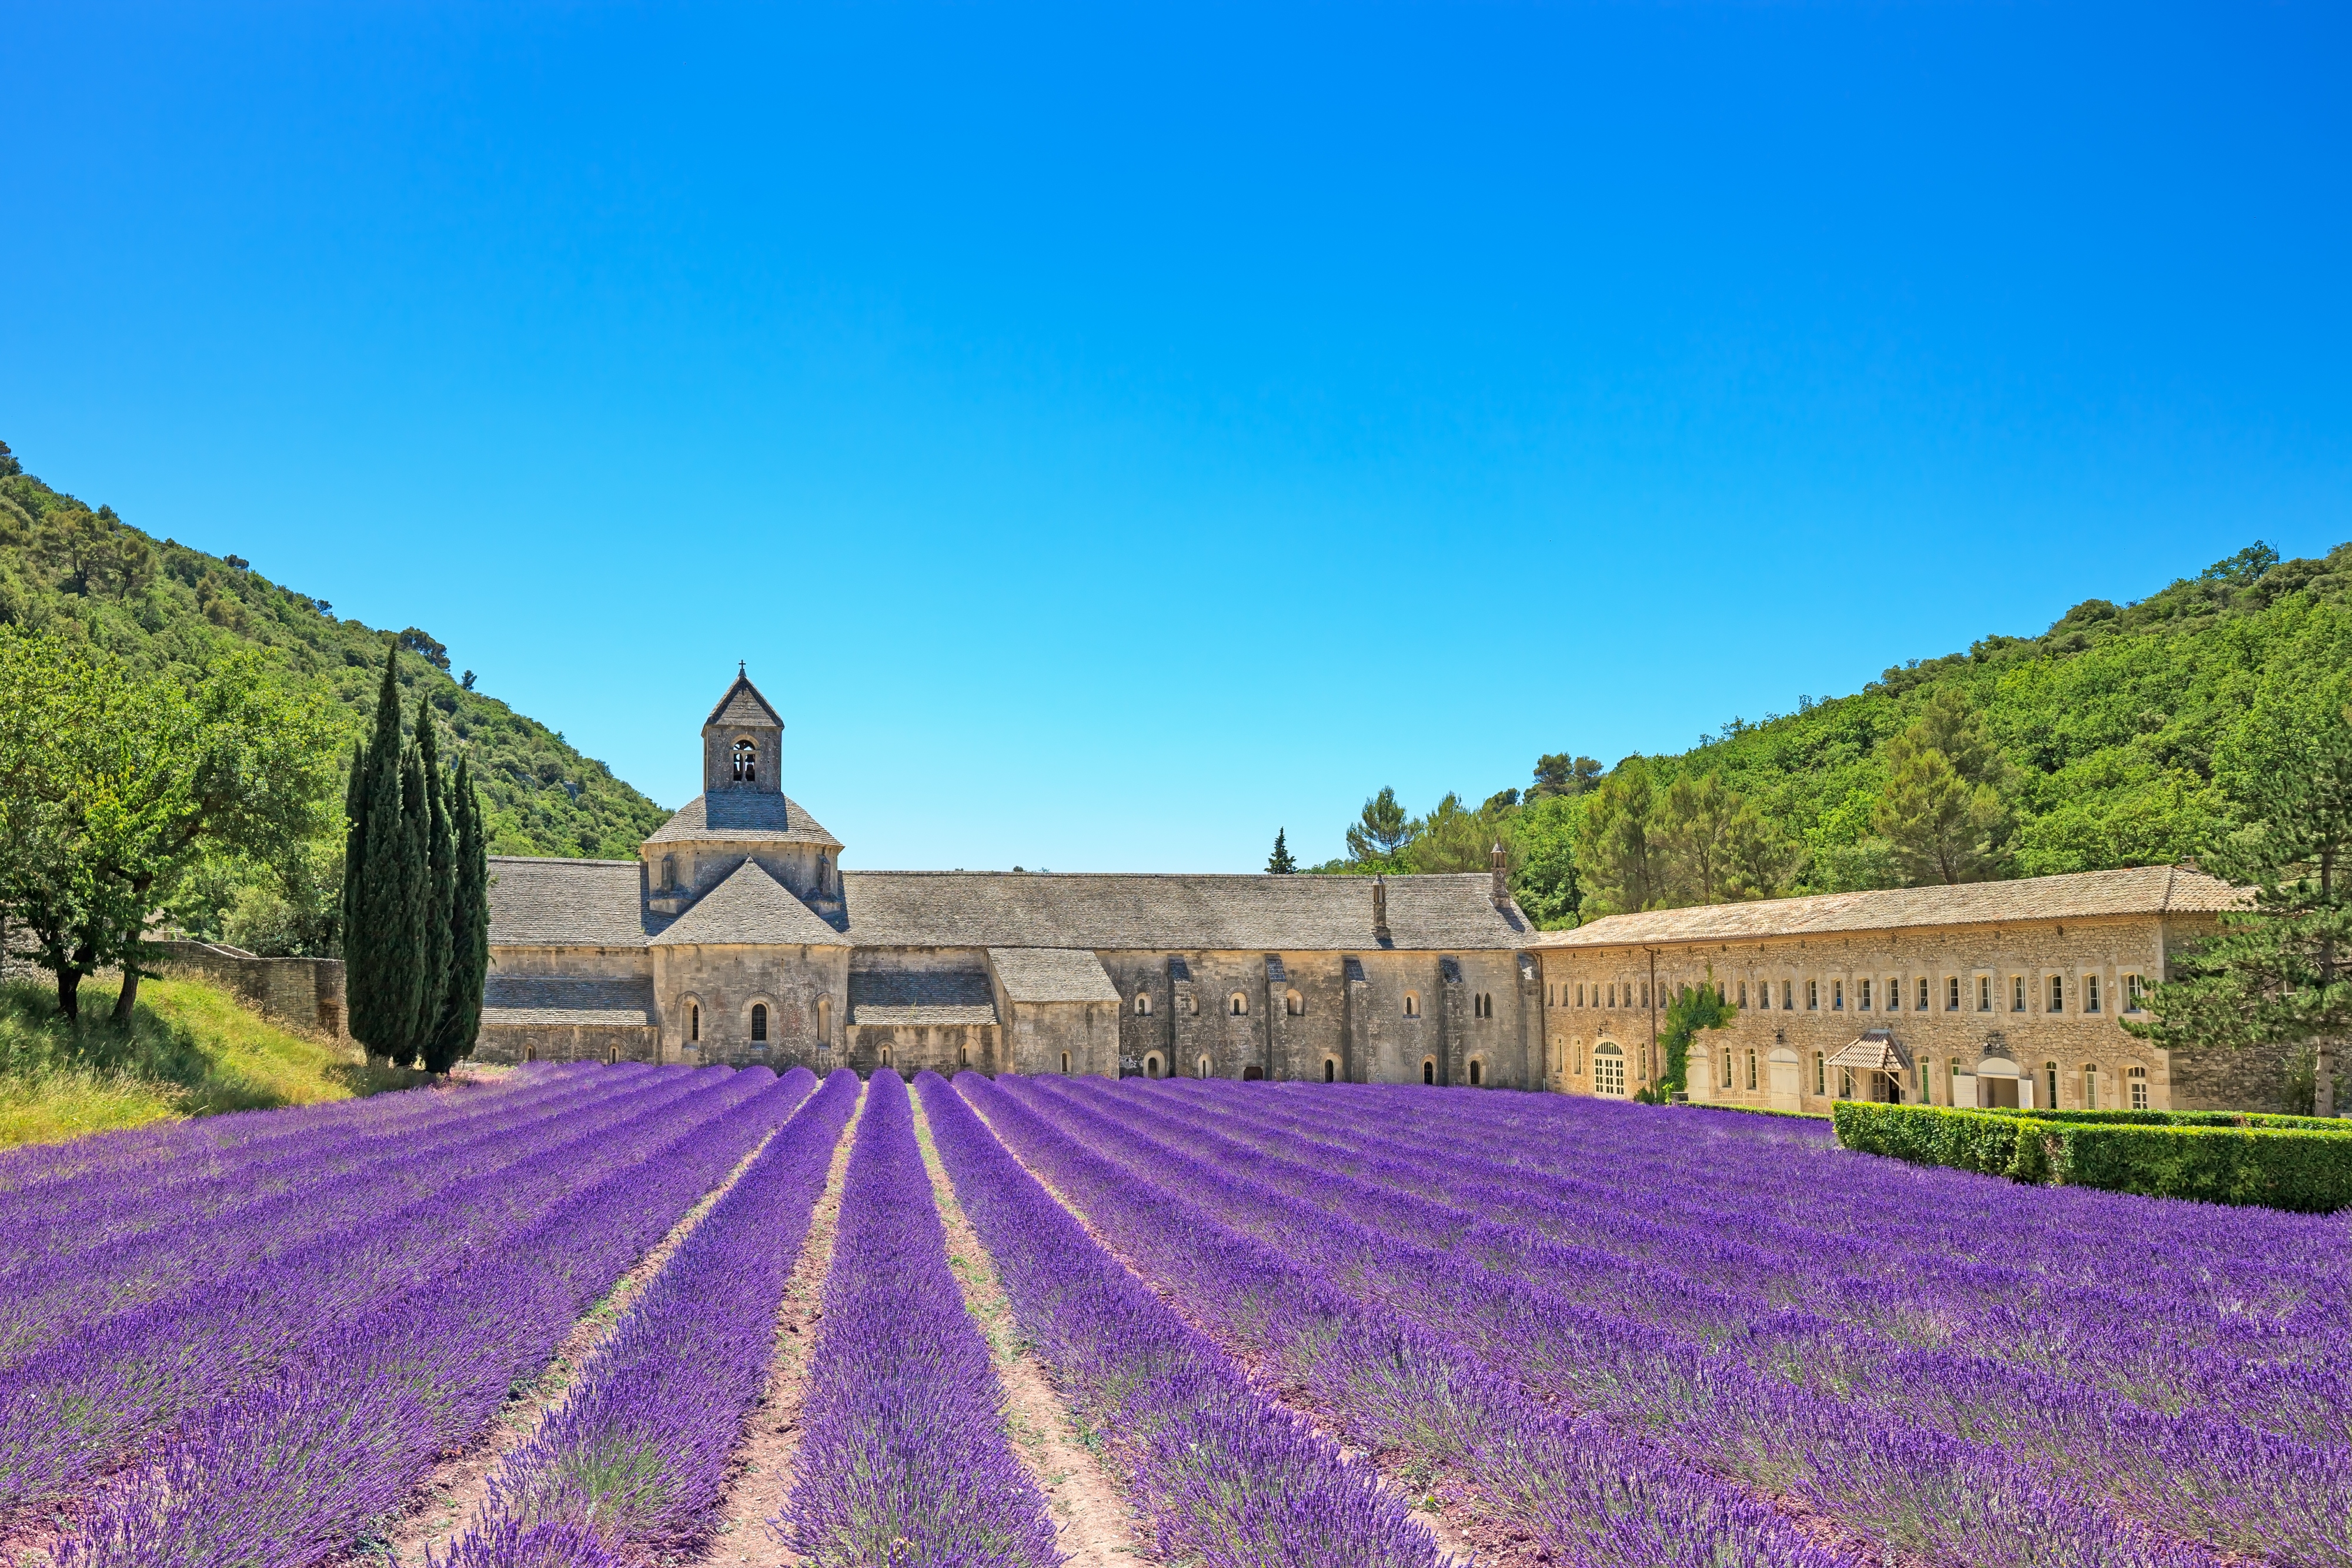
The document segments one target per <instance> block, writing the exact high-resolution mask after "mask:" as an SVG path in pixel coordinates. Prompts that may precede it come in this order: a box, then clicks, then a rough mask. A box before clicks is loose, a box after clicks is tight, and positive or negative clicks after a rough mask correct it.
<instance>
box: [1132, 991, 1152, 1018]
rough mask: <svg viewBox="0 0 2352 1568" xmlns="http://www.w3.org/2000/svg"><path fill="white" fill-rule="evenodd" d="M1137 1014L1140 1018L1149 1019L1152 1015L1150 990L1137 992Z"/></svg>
mask: <svg viewBox="0 0 2352 1568" xmlns="http://www.w3.org/2000/svg"><path fill="white" fill-rule="evenodd" d="M1135 1016H1136V1017H1137V1018H1139V1019H1148V1018H1150V1016H1151V993H1150V991H1138V992H1136V993H1135Z"/></svg>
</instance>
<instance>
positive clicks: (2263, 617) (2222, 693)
mask: <svg viewBox="0 0 2352 1568" xmlns="http://www.w3.org/2000/svg"><path fill="white" fill-rule="evenodd" d="M2224 565H2225V566H2226V565H2227V563H2224ZM2347 677H2352V545H2339V546H2338V547H2336V549H2334V550H2332V551H2330V552H2329V553H2328V555H2327V556H2326V558H2324V559H2305V560H2290V561H2284V562H2281V563H2279V564H2278V565H2276V566H2273V567H2272V568H2270V569H2269V570H2267V571H2263V572H2261V573H2260V574H2259V575H2258V576H2257V575H2253V574H2252V573H2250V572H2248V571H2246V570H2238V571H2236V572H2230V571H2225V570H2222V568H2220V567H2217V568H2216V569H2215V570H2214V571H2213V572H2210V573H2209V574H2207V575H2206V576H2204V577H2201V578H2197V579H2187V580H2181V581H2178V582H2175V583H2174V584H2173V585H2172V586H2171V587H2169V588H2167V589H2165V590H2164V591H2162V592H2160V593H2158V594H2155V595H2153V596H2151V597H2150V598H2148V599H2147V600H2145V601H2139V602H2137V603H2135V604H2129V605H2117V604H2113V603H2109V602H2108V601H2105V600H2097V599H2094V600H2089V601H2084V603H2082V604H2078V605H2076V606H2075V607H2074V609H2073V610H2071V611H2069V612H2067V613H2066V615H2065V616H2064V617H2063V618H2062V619H2061V620H2060V621H2059V622H2057V623H2056V624H2054V625H2053V626H2052V627H2051V628H2050V630H2049V631H2048V632H2044V633H2043V634H2042V635H2041V636H2039V637H2031V638H2015V637H1999V636H1995V637H1987V638H1985V639H1983V640H1981V641H1980V642H1979V643H1976V644H1975V645H1974V646H1973V647H1971V648H1970V649H1969V651H1968V652H1967V653H1954V654H1950V655H1948V656H1946V657H1943V658H1939V659H1930V660H1925V661H1915V662H1913V663H1912V664H1906V665H1904V666H1901V667H1898V668H1895V669H1891V670H1888V671H1887V672H1886V673H1885V675H1884V676H1883V677H1882V678H1881V679H1880V680H1878V681H1875V682H1874V683H1872V684H1871V685H1869V686H1868V687H1866V688H1865V689H1864V691H1863V692H1861V693H1860V694H1858V695H1853V696H1848V697H1837V698H1832V699H1830V700H1827V701H1822V702H1818V703H1808V704H1805V705H1803V706H1801V711H1799V712H1797V713H1793V714H1785V715H1777V716H1770V717H1769V718H1767V719H1766V720H1765V721H1763V722H1761V723H1759V724H1748V723H1746V722H1744V721H1740V720H1734V721H1733V722H1732V723H1731V724H1728V725H1727V726H1725V727H1724V728H1723V730H1722V731H1721V732H1720V733H1719V734H1718V735H1717V736H1715V737H1710V738H1708V739H1706V740H1705V741H1703V742H1702V743H1701V744H1700V745H1699V746H1698V747H1695V748H1694V749H1692V750H1690V751H1687V752H1684V753H1681V754H1679V755H1676V756H1671V757H1664V758H1657V759H1655V760H1656V762H1657V763H1658V764H1659V766H1660V767H1661V768H1662V770H1663V771H1664V773H1665V774H1666V776H1668V777H1672V776H1674V775H1675V774H1677V773H1680V772H1685V771H1688V772H1694V773H1697V772H1705V771H1707V770H1709V769H1714V770H1717V771H1719V772H1720V773H1721V774H1722V776H1723V778H1724V780H1725V782H1727V783H1728V784H1730V785H1731V786H1732V787H1733V788H1735V789H1739V790H1741V791H1742V792H1743V793H1746V794H1747V795H1748V796H1749V797H1750V798H1751V799H1753V800H1756V801H1757V802H1758V803H1759V807H1761V809H1762V810H1764V811H1765V813H1766V814H1767V815H1768V816H1769V817H1771V818H1772V819H1774V820H1775V821H1778V822H1779V823H1780V824H1781V826H1782V827H1783V828H1784V829H1786V830H1787V831H1790V832H1791V833H1792V834H1793V835H1795V836H1796V837H1797V838H1799V839H1800V840H1801V841H1803V843H1804V844H1805V846H1806V847H1807V849H1808V850H1809V851H1810V852H1811V853H1810V855H1809V857H1808V858H1809V869H1808V870H1807V872H1806V873H1805V875H1804V881H1803V883H1801V885H1800V886H1799V887H1797V888H1795V889H1793V890H1792V891H1796V892H1820V891H1832V890H1837V889H1842V888H1849V887H1856V886H1870V885H1877V884H1880V883H1884V882H1885V880H1886V879H1885V868H1884V866H1883V863H1881V862H1875V861H1874V858H1873V855H1872V853H1871V848H1870V838H1871V835H1870V814H1871V807H1872V806H1873V804H1874V802H1875V801H1876V800H1877V799H1878V796H1879V794H1880V792H1881V790H1882V789H1884V787H1885V779H1886V769H1885V762H1884V760H1883V758H1882V753H1881V750H1880V748H1881V747H1882V746H1883V744H1884V743H1885V740H1886V738H1887V737H1889V736H1891V735H1893V734H1895V732H1896V731H1898V730H1900V729H1902V728H1903V727H1906V725H1908V724H1909V723H1911V722H1912V720H1913V719H1914V718H1915V717H1916V714H1917V710H1918V708H1919V706H1920V705H1921V704H1922V703H1923V702H1924V701H1925V700H1926V698H1927V695H1929V694H1930V693H1931V692H1933V691H1934V690H1936V689H1937V687H1939V686H1943V685H1961V686H1964V687H1965V688H1967V690H1968V691H1969V695H1971V697H1972V698H1973V699H1974V700H1975V701H1976V702H1977V704H1978V705H1979V707H1980V708H1981V709H1982V710H1983V711H1984V713H1985V714H1986V716H1987V719H1988V722H1989V723H1990V727H1991V728H1992V730H1993V732H1994V733H1995V734H1996V735H1997V736H1998V737H1999V738H2000V741H2001V742H2002V744H2003V746H2004V747H2005V748H2006V749H2007V751H2008V753H2009V756H2010V758H2011V761H2013V762H2014V763H2015V764H2016V765H2017V766H2018V768H2019V770H2020V774H2021V790H2020V794H2019V799H2018V801H2017V815H2018V828H2017V831H2016V833H2015V835H2014V837H2013V839H2012V841H2011V865H2010V867H2009V869H2010V871H2011V873H2012V874H2015V875H2021V876H2036V875H2044V874H2048V873H2056V872H2070V871H2094V870H2101V869H2105V868H2107V867H2112V866H2123V865H2149V864H2158V863H2163V862H2170V861H2175V860H2179V859H2181V858H2183V857H2186V856H2189V855H2192V854H2195V853H2197V852H2199V851H2200V849H2202V848H2204V847H2205V846H2206V845H2207V843H2208V842H2209V841H2210V838H2211V836H2212V834H2213V833H2214V832H2215V831H2217V830H2219V829H2220V828H2221V826H2222V824H2223V823H2224V822H2225V821H2227V819H2228V811H2229V807H2228V795H2229V783H2230V772H2231V766H2232V762H2233V758H2235V756H2236V754H2237V753H2238V751H2239V750H2240V748H2241V747H2242V744H2243V743H2244V742H2245V741H2246V739H2247V738H2248V737H2250V736H2251V735H2252V734H2253V733H2254V731H2256V730H2257V729H2258V728H2260V727H2264V726H2267V725H2271V724H2273V723H2274V722H2275V719H2276V716H2278V715H2279V714H2280V713H2281V712H2284V711H2286V710H2289V709H2295V710H2308V711H2324V710H2325V709H2326V707H2328V706H2332V705H2334V704H2337V703H2341V702H2342V701H2344V700H2345V698H2346V696H2347V695H2352V694H2347Z"/></svg>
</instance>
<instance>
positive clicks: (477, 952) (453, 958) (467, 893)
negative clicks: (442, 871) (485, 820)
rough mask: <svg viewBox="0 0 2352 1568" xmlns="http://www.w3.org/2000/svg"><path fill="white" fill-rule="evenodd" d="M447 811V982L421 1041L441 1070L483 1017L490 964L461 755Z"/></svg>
mask: <svg viewBox="0 0 2352 1568" xmlns="http://www.w3.org/2000/svg"><path fill="white" fill-rule="evenodd" d="M449 800H450V806H451V811H450V815H451V816H452V817H453V818H455V819H456V823H457V848H456V854H455V861H456V865H455V871H456V879H455V881H456V887H455V893H454V896H453V897H452V899H451V902H450V918H449V983H448V986H447V988H446V993H445V996H444V998H443V1000H442V1004H441V1016H440V1019H439V1021H438V1022H437V1024H436V1027H435V1029H434V1031H433V1039H432V1040H431V1042H430V1043H428V1044H427V1045H426V1047H425V1067H426V1068H427V1069H429V1070H430V1071H435V1072H446V1071H449V1069H450V1068H451V1067H453V1066H455V1065H456V1064H457V1062H458V1061H461V1060H463V1059H464V1058H466V1057H468V1056H471V1055H472V1054H473V1053H474V1037H475V1035H476V1034H477V1033H478V1031H479V1030H480V1028H481V1022H482V986H483V981H484V979H485V978H486V977H487V976H488V972H489V965H490V942H489V937H490V876H489V861H488V852H487V849H486V846H485V844H484V835H483V832H482V801H481V797H479V796H478V795H477V794H476V793H475V792H474V781H473V777H472V774H471V773H470V772H469V771H468V769H467V765H466V761H465V758H458V761H457V780H456V782H455V783H454V784H453V785H452V786H451V788H450V793H449Z"/></svg>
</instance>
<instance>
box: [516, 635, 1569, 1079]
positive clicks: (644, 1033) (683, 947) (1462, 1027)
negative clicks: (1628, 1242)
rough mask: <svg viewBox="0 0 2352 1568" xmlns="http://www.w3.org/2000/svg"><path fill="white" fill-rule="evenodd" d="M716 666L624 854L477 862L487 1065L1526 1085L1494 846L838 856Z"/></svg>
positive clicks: (1530, 1061) (1534, 1063)
mask: <svg viewBox="0 0 2352 1568" xmlns="http://www.w3.org/2000/svg"><path fill="white" fill-rule="evenodd" d="M783 729H784V726H783V721H782V718H781V717H779V716H777V714H776V712H775V710H774V709H773V708H772V706H770V705H769V703H768V702H767V699H766V698H765V697H763V696H762V695H761V694H760V692H759V691H758V690H757V688H755V687H754V686H753V685H751V682H750V680H749V679H747V678H744V677H742V676H740V675H739V676H738V678H737V679H736V681H735V683H734V685H732V686H730V688H729V690H728V692H727V694H726V695H725V696H723V697H722V698H721V699H720V700H719V706H717V707H715V708H714V709H713V710H712V711H711V713H710V716H709V718H708V719H707V720H706V721H705V723H704V725H703V728H702V737H701V752H702V765H703V781H704V789H703V793H702V794H701V795H700V796H698V798H697V799H695V800H693V801H691V802H689V803H688V805H687V806H686V807H684V808H683V809H681V810H679V811H678V812H677V815H676V816H674V817H673V818H672V819H671V820H670V821H668V822H667V823H666V824H665V825H664V826H663V827H662V828H661V829H659V830H658V831H656V832H655V833H654V834H653V835H652V836H651V837H649V838H648V839H647V840H646V842H645V844H644V846H643V847H642V848H641V850H640V851H639V854H638V858H637V859H636V860H635V861H565V860H541V859H528V858H520V857H505V858H499V859H496V860H494V861H493V862H492V865H491V871H492V875H493V882H492V887H491V895H490V903H491V918H490V962H491V974H490V979H489V985H488V997H487V998H486V1005H485V1008H484V1012H483V1021H482V1033H481V1039H480V1042H479V1044H478V1048H477V1051H476V1055H477V1058H478V1059H480V1060H486V1061H524V1060H533V1059H536V1060H556V1059H562V1060H583V1059H585V1060H606V1061H611V1060H622V1061H673V1062H709V1061H726V1062H737V1063H741V1062H752V1061H760V1062H766V1063H769V1064H771V1065H773V1066H776V1067H779V1068H782V1067H785V1066H790V1065H794V1064H799V1065H806V1066H810V1067H813V1068H819V1069H824V1068H829V1067H832V1066H836V1065H847V1066H850V1067H854V1068H856V1069H857V1070H858V1071H861V1072H871V1071H877V1070H882V1069H888V1070H894V1071H901V1072H912V1071H918V1070H919V1069H922V1068H931V1069H934V1070H937V1071H950V1072H951V1071H957V1070H959V1069H971V1070H977V1071H986V1072H1005V1071H1012V1072H1034V1073H1052V1072H1066V1073H1072V1074H1090V1075H1097V1076H1120V1075H1137V1076H1145V1077H1153V1076H1169V1075H1175V1074H1181V1075H1185V1076H1201V1075H1207V1076H1214V1077H1223V1078H1238V1079H1261V1078H1263V1079H1288V1080H1306V1081H1316V1082H1319V1081H1324V1080H1327V1079H1328V1080H1331V1081H1335V1082H1391V1083H1398V1082H1414V1083H1419V1082H1425V1083H1434V1084H1465V1085H1476V1086H1479V1087H1488V1086H1492V1087H1498V1088H1501V1087H1508V1088H1534V1087H1538V1085H1539V1084H1540V1083H1541V1082H1543V1077H1544V1071H1545V1068H1544V1053H1545V1036H1544V1027H1543V1026H1544V1017H1545V1009H1544V1008H1543V1005H1542V992H1543V987H1542V982H1541V967H1540V964H1539V962H1538V956H1537V954H1536V952H1535V950H1534V948H1533V945H1532V944H1533V939H1534V936H1535V932H1534V930H1533V928H1532V927H1531V925H1529V924H1528V921H1527V919H1526V917H1525V916H1524V915H1522V914H1521V913H1520V911H1519V910H1518V908H1517V905H1516V904H1513V903H1512V901H1511V899H1510V896H1509V893H1508V891H1507V888H1506V886H1505V885H1504V880H1503V873H1502V869H1501V866H1500V864H1499V863H1497V865H1496V866H1495V867H1494V868H1493V869H1491V870H1490V871H1489V872H1488V873H1483V874H1471V875H1459V876H1412V877H1396V878H1389V879H1373V878H1360V877H1316V876H1186V875H1141V874H1137V875H1129V874H1118V873H1112V874H1099V875H1096V874H1081V875H1053V874H1047V873H954V872H854V871H845V870H844V869H843V867H842V855H843V846H842V844H841V842H840V841H838V840H836V839H835V838H834V836H833V835H832V834H831V833H829V832H827V831H825V830H824V828H823V827H822V826H821V825H819V824H818V823H817V822H816V821H815V820H814V818H813V817H811V816H810V815H809V814H808V812H807V811H806V810H804V809H803V808H802V806H801V805H800V804H799V802H797V801H795V800H792V799H790V798H788V797H787V796H786V795H785V794H784V793H783V790H782V782H781V776H782V768H781V767H780V766H779V764H780V761H781V756H782V740H783Z"/></svg>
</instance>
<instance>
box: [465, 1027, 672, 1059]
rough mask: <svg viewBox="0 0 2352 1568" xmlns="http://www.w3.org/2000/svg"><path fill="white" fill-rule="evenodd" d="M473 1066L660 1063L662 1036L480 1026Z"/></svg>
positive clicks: (638, 1030) (639, 1031) (648, 1030)
mask: <svg viewBox="0 0 2352 1568" xmlns="http://www.w3.org/2000/svg"><path fill="white" fill-rule="evenodd" d="M471 1060H473V1061H481V1062H488V1063H491V1064H493V1065H498V1064H510V1063H515V1062H523V1061H660V1060H661V1030H658V1029H656V1028H655V1027H654V1026H652V1025H651V1024H598V1023H528V1024H489V1023H485V1024H484V1025H483V1026H482V1030H481V1032H480V1034H478V1035H477V1036H476V1037H475V1040H474V1054H473V1057H472V1059H471Z"/></svg>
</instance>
